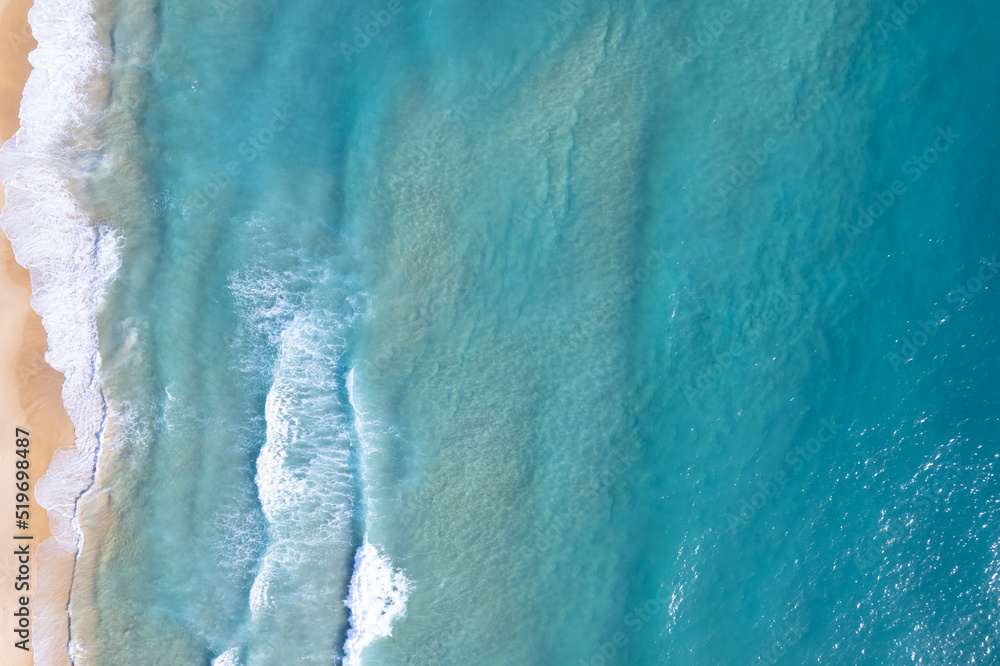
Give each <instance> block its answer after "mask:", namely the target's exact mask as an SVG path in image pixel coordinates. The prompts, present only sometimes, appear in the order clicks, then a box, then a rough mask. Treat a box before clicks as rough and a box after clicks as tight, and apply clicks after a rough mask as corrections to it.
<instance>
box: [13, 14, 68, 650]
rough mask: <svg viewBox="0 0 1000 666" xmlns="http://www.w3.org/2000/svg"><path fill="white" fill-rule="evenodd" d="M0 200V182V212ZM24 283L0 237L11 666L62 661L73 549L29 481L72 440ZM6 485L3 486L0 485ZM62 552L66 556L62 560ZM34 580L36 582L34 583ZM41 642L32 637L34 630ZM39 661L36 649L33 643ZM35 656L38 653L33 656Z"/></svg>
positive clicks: (17, 95)
mask: <svg viewBox="0 0 1000 666" xmlns="http://www.w3.org/2000/svg"><path fill="white" fill-rule="evenodd" d="M31 6H32V2H31V0H0V143H3V142H5V141H7V140H8V139H9V138H10V137H11V136H12V135H13V134H14V133H15V132H16V131H17V130H18V129H19V127H20V123H19V119H18V112H19V110H20V105H21V94H22V91H23V89H24V85H25V83H26V81H27V78H28V75H29V74H30V72H31V66H30V64H29V63H28V54H29V53H30V52H31V51H32V50H34V48H35V46H36V43H35V41H34V39H33V38H32V37H31V30H30V26H28V23H27V13H28V10H29V9H30V8H31ZM4 203H5V198H4V194H3V188H2V184H0V210H2V206H3V205H4ZM30 298H31V283H30V279H29V275H28V271H27V269H25V268H24V267H23V266H21V265H19V264H18V263H17V262H16V260H15V258H14V252H13V249H12V247H11V243H10V241H9V240H8V239H7V237H6V235H2V234H0V308H2V312H3V314H4V316H3V317H2V319H0V425H2V428H3V430H0V479H2V478H3V477H7V476H9V477H10V478H9V479H8V481H9V482H10V483H9V485H11V486H12V485H13V482H14V480H15V479H14V474H15V467H14V463H15V461H16V460H18V459H19V458H17V457H16V454H15V441H14V440H15V436H14V432H15V428H18V427H20V428H23V429H25V430H27V431H28V432H29V433H30V437H29V438H28V439H29V441H30V446H29V447H28V451H29V453H28V462H29V465H30V466H29V468H28V472H29V483H30V489H29V496H30V498H31V501H30V508H29V520H28V524H29V528H28V529H26V530H19V529H18V528H17V527H16V526H15V525H14V520H13V517H12V514H13V512H14V504H15V496H14V492H7V493H2V494H0V511H2V513H3V514H4V515H5V516H7V517H8V518H9V520H6V519H5V520H3V521H2V523H0V538H2V539H5V543H6V544H11V543H16V542H15V540H14V538H13V537H14V536H15V532H17V533H18V534H17V535H18V536H31V537H32V539H30V540H23V541H25V542H26V543H29V544H31V545H30V546H29V558H30V561H29V567H30V570H29V574H28V575H29V576H30V580H29V581H28V582H29V585H30V589H29V590H27V591H25V592H24V594H25V595H26V596H27V598H28V600H29V604H28V606H29V609H30V612H31V616H32V619H31V625H30V627H29V628H30V647H31V650H30V651H25V650H23V649H19V648H17V647H16V645H15V643H16V641H17V640H18V638H17V637H16V634H15V633H14V630H15V627H14V619H15V618H14V615H13V613H14V612H15V610H17V608H16V607H12V606H13V604H14V603H15V602H17V601H18V599H17V598H15V588H14V583H15V581H14V577H15V575H16V568H17V566H18V563H17V562H16V557H15V555H14V549H13V548H3V549H0V587H2V590H3V592H2V593H0V609H2V611H3V615H2V618H0V631H2V636H3V640H2V641H0V662H2V663H4V664H10V665H11V666H21V665H22V664H24V665H28V664H33V663H35V661H36V659H37V660H38V663H45V664H68V663H69V654H68V652H66V651H65V650H63V651H62V652H60V651H58V650H52V649H51V647H53V646H54V645H57V644H61V645H66V642H67V641H66V640H61V639H59V640H57V641H53V640H51V639H53V638H57V639H58V637H59V634H62V635H63V636H66V637H67V640H68V632H69V616H68V613H67V607H68V603H69V590H70V584H71V580H72V573H73V565H74V559H75V557H74V556H75V552H74V551H73V549H72V548H67V547H66V545H65V544H62V543H60V542H58V541H56V540H55V539H53V538H51V537H52V531H51V527H50V525H49V516H48V512H46V511H45V510H43V509H42V508H41V507H40V506H39V504H38V502H37V497H36V494H35V490H36V484H37V482H38V481H39V479H40V478H41V477H42V476H44V475H45V473H46V471H47V469H48V467H49V464H50V463H51V461H52V457H53V455H54V454H55V452H56V450H57V449H59V448H63V447H72V446H73V445H74V429H73V425H72V422H71V421H70V418H69V416H68V414H67V412H66V409H65V407H64V406H63V403H62V385H63V381H64V377H63V375H62V373H60V372H57V371H56V370H54V369H53V368H52V367H51V366H50V365H49V364H48V363H46V361H45V352H46V351H47V350H48V338H47V335H46V332H45V329H44V327H43V326H42V320H41V317H40V316H39V315H38V314H37V313H36V312H35V311H34V310H33V309H32V308H31V304H30ZM3 485H4V486H7V485H8V484H7V483H4V484H3ZM67 555H68V558H67V557H66V556H67ZM40 581H41V585H39V584H38V583H39V582H40ZM40 628H41V631H42V637H41V638H42V640H39V638H40V637H39V635H38V634H39V629H40ZM43 644H48V646H49V649H48V650H43V652H44V653H45V656H44V658H42V657H41V655H39V653H38V652H37V650H38V648H39V646H41V645H43ZM36 655H39V656H38V657H36Z"/></svg>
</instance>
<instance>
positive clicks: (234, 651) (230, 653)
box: [212, 648, 240, 666]
mask: <svg viewBox="0 0 1000 666" xmlns="http://www.w3.org/2000/svg"><path fill="white" fill-rule="evenodd" d="M212 666H240V649H239V648H230V649H229V650H226V651H225V652H223V653H222V654H220V655H219V656H218V657H216V658H215V659H213V660H212Z"/></svg>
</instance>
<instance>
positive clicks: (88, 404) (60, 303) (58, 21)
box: [0, 0, 119, 657]
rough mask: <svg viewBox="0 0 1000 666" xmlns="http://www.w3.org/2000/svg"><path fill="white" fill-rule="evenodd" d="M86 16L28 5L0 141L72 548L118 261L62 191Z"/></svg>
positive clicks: (52, 512)
mask: <svg viewBox="0 0 1000 666" xmlns="http://www.w3.org/2000/svg"><path fill="white" fill-rule="evenodd" d="M93 12H94V7H93V5H92V3H91V2H90V1H89V0H36V1H35V3H34V6H33V8H32V9H31V10H30V12H29V14H28V18H29V22H30V23H31V27H32V32H33V34H34V36H35V38H36V39H37V41H38V47H37V48H36V49H35V51H34V52H33V53H32V54H31V55H30V57H29V60H30V62H31V64H32V66H33V68H34V70H33V71H32V73H31V76H30V77H29V79H28V83H27V85H26V86H25V90H24V97H23V99H22V102H21V109H20V119H21V129H20V131H19V132H18V133H17V134H16V135H15V136H14V137H13V138H12V139H10V140H9V141H8V142H7V143H6V144H5V145H4V146H3V148H2V149H0V180H2V181H3V182H4V183H5V190H6V202H5V205H4V209H3V213H2V214H0V227H2V228H3V230H4V232H5V233H6V235H7V237H8V238H10V240H11V243H12V245H13V248H14V254H15V257H16V258H17V261H18V263H20V264H21V265H23V266H25V267H27V269H28V270H29V272H30V275H31V282H32V289H33V291H32V297H31V304H32V307H33V308H34V309H35V311H36V312H37V313H38V314H39V315H41V317H42V323H43V324H44V326H45V330H46V332H47V334H48V343H49V351H48V353H47V354H46V356H45V358H46V360H47V361H48V362H49V364H50V365H51V366H52V367H54V368H55V369H56V370H59V371H60V372H62V373H63V374H64V375H65V377H66V380H65V382H64V384H63V386H62V399H63V403H64V404H65V406H66V410H67V411H68V413H69V416H70V418H71V419H72V421H73V424H74V426H75V429H76V442H75V444H76V447H75V449H74V450H72V451H70V452H60V453H58V454H57V458H56V459H55V460H54V461H53V464H52V465H51V466H50V467H49V471H48V473H47V474H46V475H45V476H44V477H43V478H41V479H40V480H39V481H38V483H37V485H36V488H35V494H36V497H37V499H38V502H39V503H40V504H41V505H42V506H44V507H45V508H46V509H47V510H48V515H49V520H50V524H51V528H52V532H53V534H54V536H55V537H56V539H58V540H59V541H60V542H62V543H63V544H65V545H66V546H67V547H69V548H71V550H72V551H76V552H79V548H80V547H81V545H82V535H81V534H80V531H79V526H78V525H77V524H76V520H75V512H76V500H77V499H78V498H79V496H80V495H81V494H82V493H83V492H84V491H85V490H86V489H87V488H88V487H89V486H90V484H91V483H92V481H93V477H94V469H95V465H96V462H97V455H98V451H99V449H100V443H101V435H102V432H103V429H104V423H105V405H104V400H103V396H102V394H101V388H100V382H99V376H100V365H101V361H100V357H99V355H98V350H97V325H96V312H97V309H98V307H99V306H100V303H101V299H102V296H103V294H104V288H105V285H106V284H107V282H108V281H109V280H110V279H111V277H112V276H113V275H114V273H115V272H116V271H117V269H118V266H119V259H118V247H117V245H118V243H117V240H116V238H115V236H114V235H113V234H112V233H111V232H110V231H108V230H106V229H98V228H95V227H94V226H93V225H92V224H91V223H90V220H89V219H88V217H87V215H86V214H85V213H84V211H83V210H82V209H81V208H80V206H79V205H78V204H77V202H76V201H75V200H74V198H73V196H72V194H71V193H70V189H69V182H70V180H72V179H73V178H76V177H79V176H80V175H82V173H81V172H77V171H74V170H73V168H72V167H71V166H70V165H72V164H74V161H75V158H78V157H79V156H80V155H79V154H78V153H77V154H75V155H74V152H75V151H78V150H79V146H81V145H85V144H86V143H87V139H86V138H85V137H83V136H82V132H84V130H85V127H87V126H88V124H89V123H88V117H89V115H90V114H93V113H94V112H95V109H94V108H92V102H91V98H90V96H89V93H88V91H89V89H90V87H91V85H92V84H93V83H94V82H95V81H96V80H97V79H98V77H99V73H100V72H101V71H102V70H104V69H106V66H107V64H108V62H109V58H108V54H107V53H106V52H105V51H104V50H103V49H102V48H101V46H100V44H99V43H98V41H97V34H96V24H95V21H94V19H93V17H92V14H93ZM68 156H69V158H67V157H68ZM40 583H41V585H43V586H44V585H45V582H44V581H40ZM56 616H57V614H55V613H46V614H44V615H42V616H39V617H37V618H36V623H35V630H36V648H37V650H38V651H39V656H40V657H41V656H42V655H43V654H54V653H55V652H56V651H57V650H58V651H60V652H65V643H64V642H63V641H62V639H61V637H60V636H58V624H59V619H58V617H56ZM63 619H65V617H64V618H63Z"/></svg>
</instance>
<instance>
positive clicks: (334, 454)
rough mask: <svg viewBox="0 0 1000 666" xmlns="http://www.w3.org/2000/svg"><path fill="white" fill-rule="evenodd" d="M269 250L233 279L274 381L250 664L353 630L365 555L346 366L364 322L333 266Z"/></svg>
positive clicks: (248, 346) (255, 370) (268, 404)
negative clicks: (352, 605)
mask: <svg viewBox="0 0 1000 666" xmlns="http://www.w3.org/2000/svg"><path fill="white" fill-rule="evenodd" d="M252 226H253V225H251V227H252ZM264 231H267V229H264ZM262 233H263V232H262ZM270 235H273V234H270V233H269V234H268V236H270ZM268 236H265V239H266V238H267V237H268ZM261 248H262V251H261V256H260V257H259V258H257V260H256V261H254V262H251V263H250V265H249V266H248V267H247V268H245V269H243V270H241V271H240V272H238V273H236V274H234V275H233V276H232V277H231V279H230V281H229V287H230V291H231V293H232V294H233V296H234V298H235V300H236V302H237V305H238V307H239V311H240V312H241V315H242V317H243V320H244V321H243V327H242V328H243V330H242V331H241V333H240V335H239V337H238V340H237V344H238V345H239V346H240V348H241V357H243V358H242V363H243V365H244V369H245V370H246V371H247V372H248V373H250V374H251V375H255V376H258V377H261V378H262V379H263V380H264V381H266V382H267V384H266V386H267V393H266V397H265V400H264V427H265V432H264V442H263V444H262V446H261V448H260V451H259V453H258V456H257V470H256V476H255V481H256V485H257V497H258V499H259V502H260V507H261V510H262V512H263V515H264V518H265V519H266V522H267V524H268V539H267V547H266V549H265V551H264V553H263V556H262V557H261V560H260V566H259V569H258V571H257V575H256V577H255V579H254V581H253V584H252V586H251V588H250V592H249V599H248V601H249V606H250V614H251V621H252V628H253V634H254V636H255V639H254V641H253V642H252V644H251V645H250V646H249V647H248V648H247V649H248V652H247V654H246V655H244V657H245V658H246V659H247V660H248V661H254V660H255V659H256V660H261V661H267V660H268V659H270V658H271V656H272V655H275V654H276V653H277V652H280V653H282V654H285V656H286V657H287V658H289V659H291V657H288V655H291V654H293V653H295V650H297V649H300V648H301V646H298V645H283V644H282V645H281V646H279V647H275V645H274V643H273V641H274V640H276V639H277V637H280V636H288V635H291V634H299V633H302V632H312V633H313V634H315V635H316V636H317V638H318V639H319V637H320V636H322V635H324V634H325V635H326V636H327V637H329V636H330V635H331V634H332V632H333V631H334V630H333V629H331V627H336V626H343V624H346V621H347V612H346V609H345V608H344V607H343V605H341V603H340V602H341V601H342V600H343V590H344V589H345V587H347V585H348V583H349V572H350V564H349V563H350V561H351V560H350V558H351V556H352V555H353V553H354V547H353V534H354V528H353V520H354V512H355V483H356V480H355V476H354V474H353V472H352V469H351V455H352V449H353V431H352V429H351V423H350V418H349V413H348V411H347V410H345V405H343V404H342V395H343V378H342V373H343V371H342V367H343V365H342V364H343V360H342V358H343V356H344V352H345V348H346V345H347V340H346V336H347V333H348V329H349V328H350V326H351V323H352V322H353V320H354V318H355V317H356V316H357V314H356V311H355V308H354V305H353V304H352V303H351V300H350V298H349V297H348V294H347V293H346V292H347V291H348V287H347V286H346V285H345V282H346V280H345V279H344V278H342V277H341V276H339V275H338V274H337V273H336V271H335V269H334V267H333V266H332V265H331V262H321V261H314V260H312V259H311V258H309V257H307V256H300V255H299V254H298V253H296V252H294V251H289V250H287V249H284V250H282V249H280V248H279V249H277V250H275V251H271V250H272V248H270V246H269V245H268V243H267V240H264V241H262V243H261ZM320 640H322V639H320ZM288 651H290V652H288Z"/></svg>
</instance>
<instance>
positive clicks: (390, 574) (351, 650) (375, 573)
mask: <svg viewBox="0 0 1000 666" xmlns="http://www.w3.org/2000/svg"><path fill="white" fill-rule="evenodd" d="M411 589H412V583H411V582H410V580H409V579H408V578H407V577H406V574H405V573H404V572H403V571H402V570H400V569H394V568H393V566H392V562H390V561H389V558H387V557H386V556H385V555H384V554H382V553H380V552H379V551H378V549H377V548H375V546H373V545H371V544H370V543H368V536H367V535H365V541H364V544H362V546H361V547H360V548H358V550H357V553H356V554H355V556H354V575H353V576H351V586H350V589H349V590H348V593H347V600H346V601H345V602H344V603H345V604H346V605H347V607H348V608H350V609H351V628H350V629H348V630H347V641H346V642H345V643H344V666H360V665H361V651H362V650H364V649H365V647H366V646H368V645H369V644H370V643H371V642H372V641H375V640H377V639H379V638H384V637H386V636H391V635H392V623H393V622H395V621H396V620H397V619H399V618H401V617H403V616H404V615H405V614H406V600H407V599H408V598H409V596H410V590H411Z"/></svg>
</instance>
